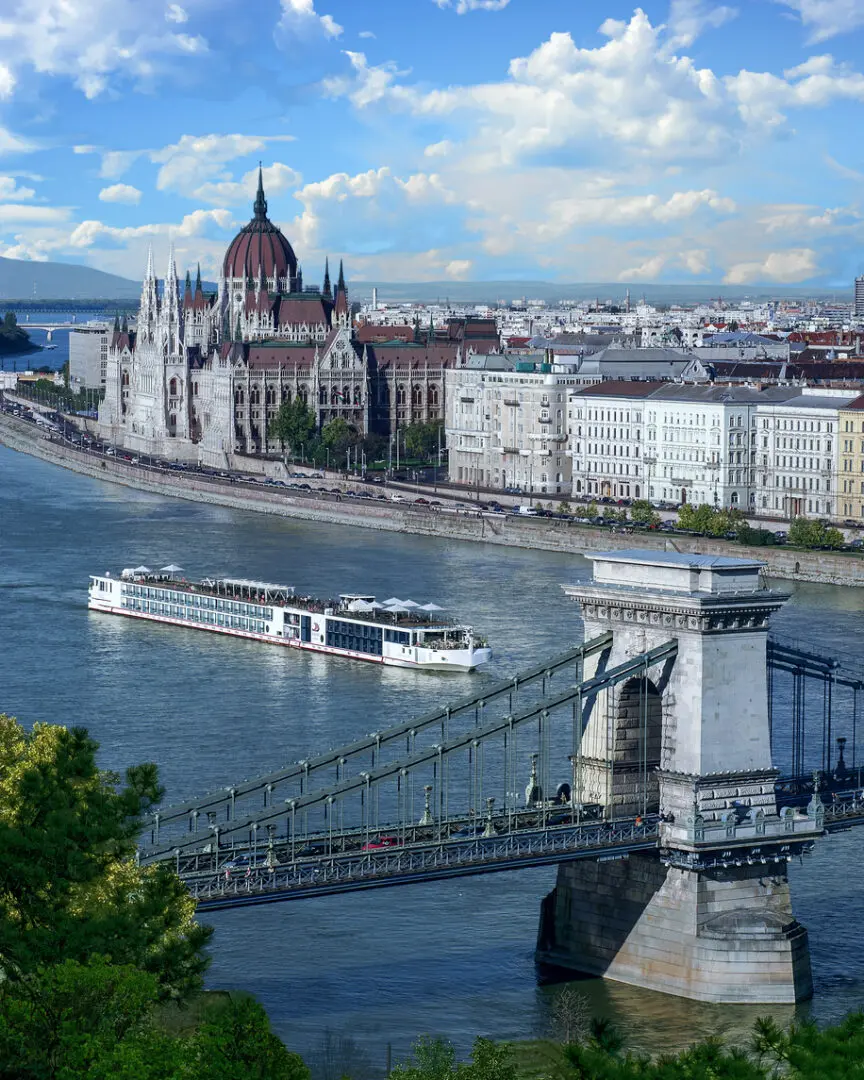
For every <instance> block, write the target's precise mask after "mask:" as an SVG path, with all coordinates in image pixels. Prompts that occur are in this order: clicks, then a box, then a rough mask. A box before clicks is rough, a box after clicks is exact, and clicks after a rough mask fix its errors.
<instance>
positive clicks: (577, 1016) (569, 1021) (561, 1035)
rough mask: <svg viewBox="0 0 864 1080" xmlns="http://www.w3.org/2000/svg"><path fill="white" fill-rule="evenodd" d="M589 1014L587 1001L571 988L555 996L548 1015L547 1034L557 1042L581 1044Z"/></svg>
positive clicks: (586, 1028)
mask: <svg viewBox="0 0 864 1080" xmlns="http://www.w3.org/2000/svg"><path fill="white" fill-rule="evenodd" d="M590 1023H591V1013H590V1010H589V1008H588V999H587V998H586V997H585V995H584V994H580V993H579V991H578V990H576V988H575V987H573V986H565V987H563V988H562V989H561V991H560V992H559V993H558V994H557V995H556V997H555V1001H554V1002H553V1003H552V1008H551V1010H550V1014H549V1033H550V1035H551V1036H552V1038H553V1039H555V1040H556V1041H557V1042H563V1043H565V1044H569V1043H573V1042H582V1041H583V1039H585V1037H586V1036H587V1034H588V1031H589V1027H590Z"/></svg>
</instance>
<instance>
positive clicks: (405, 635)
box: [384, 630, 411, 645]
mask: <svg viewBox="0 0 864 1080" xmlns="http://www.w3.org/2000/svg"><path fill="white" fill-rule="evenodd" d="M384 640H385V641H394V642H396V644H397V645H410V644H411V634H410V633H409V632H408V631H407V630H385V631H384Z"/></svg>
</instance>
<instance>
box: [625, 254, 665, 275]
mask: <svg viewBox="0 0 864 1080" xmlns="http://www.w3.org/2000/svg"><path fill="white" fill-rule="evenodd" d="M665 265H666V256H665V255H652V256H651V258H650V259H646V260H645V262H643V263H640V264H639V265H638V266H629V267H628V268H627V269H626V270H622V271H621V273H620V274H619V275H618V280H619V281H653V280H654V279H655V278H657V277H659V276H660V273H661V271H662V270H663V267H664V266H665Z"/></svg>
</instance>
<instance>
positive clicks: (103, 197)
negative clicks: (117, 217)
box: [99, 184, 141, 206]
mask: <svg viewBox="0 0 864 1080" xmlns="http://www.w3.org/2000/svg"><path fill="white" fill-rule="evenodd" d="M99 199H100V201H101V202H108V203H129V204H130V205H132V206H137V204H138V203H139V202H140V201H141V192H140V191H139V190H138V188H136V187H132V185H131V184H111V185H110V187H105V188H102V190H101V191H100V192H99Z"/></svg>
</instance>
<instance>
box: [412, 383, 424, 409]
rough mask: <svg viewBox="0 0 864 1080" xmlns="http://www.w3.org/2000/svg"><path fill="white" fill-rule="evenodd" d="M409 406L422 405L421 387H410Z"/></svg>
mask: <svg viewBox="0 0 864 1080" xmlns="http://www.w3.org/2000/svg"><path fill="white" fill-rule="evenodd" d="M411 404H412V405H422V404H423V387H422V386H412V387H411Z"/></svg>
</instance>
